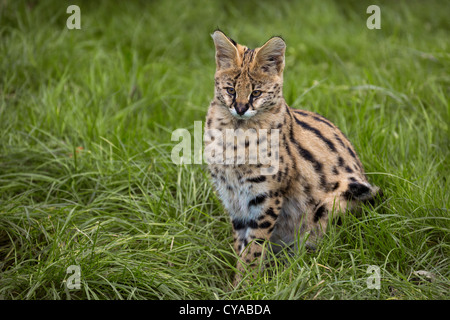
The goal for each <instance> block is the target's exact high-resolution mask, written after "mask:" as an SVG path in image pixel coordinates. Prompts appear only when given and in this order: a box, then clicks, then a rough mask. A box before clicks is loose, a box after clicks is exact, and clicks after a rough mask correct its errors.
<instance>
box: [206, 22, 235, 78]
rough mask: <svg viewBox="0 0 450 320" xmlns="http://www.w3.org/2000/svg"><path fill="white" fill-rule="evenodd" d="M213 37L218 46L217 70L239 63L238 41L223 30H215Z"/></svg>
mask: <svg viewBox="0 0 450 320" xmlns="http://www.w3.org/2000/svg"><path fill="white" fill-rule="evenodd" d="M211 37H212V38H213V40H214V45H215V46H216V66H217V70H222V69H229V68H233V67H235V66H237V65H238V60H239V53H238V50H237V47H236V42H234V41H233V40H231V39H230V38H228V37H227V36H226V35H225V34H224V33H223V32H222V31H219V30H217V31H215V32H214V33H213V34H212V35H211Z"/></svg>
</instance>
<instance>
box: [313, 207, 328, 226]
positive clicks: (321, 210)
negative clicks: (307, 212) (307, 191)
mask: <svg viewBox="0 0 450 320" xmlns="http://www.w3.org/2000/svg"><path fill="white" fill-rule="evenodd" d="M326 211H327V209H325V206H324V205H321V206H320V207H318V208H317V210H316V212H315V213H314V222H317V221H319V219H320V218H322V217H323V215H324V214H325V212H326Z"/></svg>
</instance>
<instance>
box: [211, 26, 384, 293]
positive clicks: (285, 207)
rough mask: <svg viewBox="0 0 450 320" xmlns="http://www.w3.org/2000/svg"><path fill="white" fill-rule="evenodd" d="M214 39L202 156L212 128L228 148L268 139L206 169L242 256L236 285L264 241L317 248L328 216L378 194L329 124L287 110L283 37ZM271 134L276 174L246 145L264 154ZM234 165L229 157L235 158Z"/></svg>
mask: <svg viewBox="0 0 450 320" xmlns="http://www.w3.org/2000/svg"><path fill="white" fill-rule="evenodd" d="M212 38H213V40H214V44H215V48H216V55H215V58H216V73H215V78H214V79H215V92H214V99H213V100H212V102H211V104H210V107H209V110H208V114H207V117H206V126H205V129H206V130H205V150H206V149H207V148H208V147H211V144H213V143H214V142H215V141H217V140H218V139H216V140H215V139H214V136H211V134H208V131H211V130H213V129H214V130H216V132H221V133H223V134H224V135H225V131H226V130H227V129H233V130H235V132H240V133H238V134H235V135H234V136H233V141H228V140H226V141H227V146H229V145H230V143H234V142H235V140H236V139H239V138H240V135H242V133H243V132H244V133H248V132H250V130H253V131H252V132H256V133H258V132H261V130H262V129H266V130H265V131H264V133H265V132H267V134H265V135H263V137H261V136H258V135H256V138H254V139H252V136H251V135H249V134H246V135H244V140H241V143H240V144H238V146H239V147H243V148H245V150H244V151H245V157H246V158H245V161H244V162H242V161H241V163H232V164H224V163H223V162H221V161H215V162H214V161H210V162H208V168H209V171H210V174H211V177H212V181H213V183H214V186H215V189H216V192H217V194H218V196H219V197H220V199H221V201H222V203H223V205H224V207H225V209H226V210H227V211H228V213H229V215H230V217H231V222H232V226H233V232H234V249H235V251H236V253H237V254H238V255H239V258H238V262H237V269H238V272H237V273H236V276H235V280H234V284H235V285H237V284H238V283H239V282H240V281H241V280H242V277H243V273H244V272H245V270H247V267H252V266H256V265H258V263H259V260H260V259H262V258H263V257H264V253H263V244H264V242H266V241H270V243H272V244H273V243H275V244H281V245H292V244H295V243H297V241H296V240H297V239H298V237H303V236H304V235H305V233H306V232H307V233H308V234H309V235H308V237H307V239H308V240H307V244H308V243H309V244H310V245H311V246H314V242H316V241H317V240H318V239H319V238H320V236H321V235H322V234H323V233H324V232H325V230H326V228H327V223H328V219H329V218H330V216H331V215H333V216H334V215H337V214H343V213H345V212H346V211H347V210H351V209H354V208H355V206H356V205H357V204H358V202H361V201H369V200H372V199H373V198H374V197H375V196H376V195H377V193H378V192H379V188H378V187H376V186H373V185H371V184H370V183H369V182H368V181H367V178H366V176H365V173H364V169H363V165H362V163H361V161H360V160H359V158H358V156H357V155H356V152H355V149H354V148H353V146H352V144H351V143H350V141H349V140H348V139H347V138H346V136H345V135H344V134H343V133H342V132H341V131H340V130H339V129H338V128H337V127H336V126H335V125H334V124H333V123H331V122H330V121H329V120H327V119H326V118H324V117H322V116H320V115H319V114H317V113H314V112H311V111H306V110H298V109H292V108H290V107H289V106H288V105H287V104H286V101H285V100H284V98H283V90H282V89H283V69H284V54H285V49H286V44H285V42H284V40H283V39H282V38H280V37H273V38H271V39H269V40H268V41H267V42H266V43H265V44H264V45H263V46H262V47H260V48H256V49H249V48H247V47H245V46H243V45H240V44H237V43H236V42H235V41H233V40H232V39H230V38H228V37H227V36H226V35H225V34H224V33H223V32H221V31H219V30H217V31H215V32H214V34H213V35H212ZM238 129H241V131H239V130H238ZM236 130H238V131H236ZM274 133H277V140H278V141H277V145H276V147H277V149H276V150H275V149H271V150H270V151H269V152H268V153H269V156H274V157H275V159H276V160H277V163H276V165H277V167H275V166H274V165H272V164H268V163H267V162H266V163H261V162H258V161H256V162H255V161H254V162H253V163H251V161H250V160H251V159H253V160H255V156H254V155H253V158H252V154H251V152H250V142H252V143H253V142H255V143H256V148H258V147H261V145H263V143H265V144H264V149H265V150H263V151H268V147H266V146H267V144H268V142H269V141H271V140H273V139H274V137H275V136H274ZM222 143H223V142H222ZM238 146H236V145H234V150H236V149H237V147H238ZM272 147H273V145H272ZM271 153H272V154H271ZM274 153H275V154H274ZM224 154H225V153H224ZM220 156H221V157H222V156H223V155H220ZM227 157H228V154H227ZM236 158H237V157H236V155H235V154H233V157H232V159H236ZM222 159H223V158H222ZM241 160H242V159H241ZM262 169H266V171H265V172H264V173H262V172H263V171H262ZM272 247H275V246H273V245H272Z"/></svg>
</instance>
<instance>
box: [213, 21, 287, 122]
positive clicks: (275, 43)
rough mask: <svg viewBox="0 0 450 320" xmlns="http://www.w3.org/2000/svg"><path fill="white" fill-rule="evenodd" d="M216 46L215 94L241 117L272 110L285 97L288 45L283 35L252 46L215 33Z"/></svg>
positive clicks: (245, 117) (231, 111) (250, 116)
mask: <svg viewBox="0 0 450 320" xmlns="http://www.w3.org/2000/svg"><path fill="white" fill-rule="evenodd" d="M212 38H213V39H214V44H215V46H216V74H215V97H216V98H217V99H218V100H219V101H220V103H221V104H222V105H223V107H225V108H227V109H228V110H229V111H230V113H231V114H232V115H233V116H234V117H236V118H238V119H245V120H246V119H250V118H252V117H254V116H255V115H257V114H262V113H265V112H270V111H271V110H272V109H273V108H274V107H276V106H278V105H279V104H280V103H281V101H282V100H283V93H282V87H283V69H284V52H285V49H286V44H285V43H284V41H283V39H281V38H280V37H273V38H271V39H269V40H268V41H267V42H266V43H265V44H264V45H263V46H262V47H260V48H256V49H253V50H252V49H249V48H247V47H245V46H243V45H240V44H237V43H236V42H235V41H233V40H232V39H230V38H228V37H227V36H226V35H225V34H224V33H223V32H221V31H219V30H217V31H215V32H214V34H212Z"/></svg>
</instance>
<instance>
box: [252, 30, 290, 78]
mask: <svg viewBox="0 0 450 320" xmlns="http://www.w3.org/2000/svg"><path fill="white" fill-rule="evenodd" d="M285 51H286V43H285V42H284V40H283V39H281V38H280V37H273V38H271V39H269V41H267V42H266V43H265V44H264V45H263V46H262V47H261V48H259V49H258V51H257V52H256V58H255V61H256V67H257V68H258V69H259V70H260V71H262V72H265V73H268V74H278V75H279V74H281V73H282V72H283V69H284V52H285Z"/></svg>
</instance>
